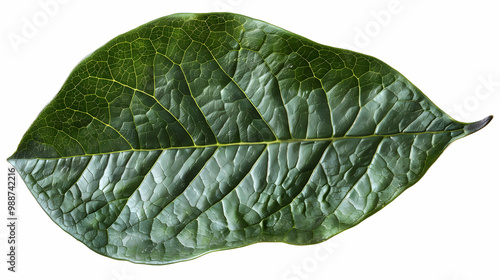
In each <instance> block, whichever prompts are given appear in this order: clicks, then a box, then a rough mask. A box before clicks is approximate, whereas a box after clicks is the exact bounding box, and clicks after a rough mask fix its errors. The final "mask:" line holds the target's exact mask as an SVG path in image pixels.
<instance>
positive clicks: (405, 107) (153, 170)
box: [9, 13, 491, 264]
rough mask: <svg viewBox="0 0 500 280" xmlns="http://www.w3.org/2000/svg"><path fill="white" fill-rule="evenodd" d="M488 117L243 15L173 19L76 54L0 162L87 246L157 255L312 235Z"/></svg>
mask: <svg viewBox="0 0 500 280" xmlns="http://www.w3.org/2000/svg"><path fill="white" fill-rule="evenodd" d="M490 119H491V117H489V118H486V119H484V120H482V121H479V122H477V123H472V124H466V123H461V122H457V121H455V120H453V119H451V118H450V117H449V116H448V115H446V114H445V113H444V112H442V111H441V110H440V109H439V108H437V107H436V106H435V105H434V104H433V103H431V102H430V101H429V99H427V97H426V96H425V95H423V94H422V93H421V91H420V90H418V89H417V88H416V87H415V86H414V85H413V84H411V83H410V82H409V81H408V80H406V79H405V78H404V77H403V76H402V75H401V74H399V73H398V72H397V71H396V70H394V69H392V68H391V67H389V66H388V65H386V64H385V63H383V62H381V61H380V60H378V59H376V58H373V57H370V56H367V55H363V54H359V53H355V52H352V51H348V50H343V49H337V48H332V47H328V46H324V45H320V44H317V43H314V42H312V41H310V40H308V39H305V38H303V37H300V36H298V35H295V34H293V33H290V32H288V31H285V30H283V29H280V28H278V27H275V26H273V25H270V24H267V23H264V22H261V21H259V20H255V19H251V18H248V17H245V16H241V15H235V14H227V13H223V14H176V15H171V16H167V17H164V18H161V19H158V20H155V21H152V22H150V23H148V24H146V25H143V26H141V27H139V28H137V29H134V30H132V31H130V32H128V33H125V34H123V35H120V36H118V37H116V38H115V39H113V40H111V41H110V42H109V43H107V44H106V45H104V46H103V47H101V48H99V49H98V50H96V51H95V52H94V53H93V54H92V55H90V56H89V57H87V58H85V59H84V60H83V61H82V62H81V63H80V64H79V65H78V66H77V67H76V68H75V69H74V71H73V72H72V73H71V75H70V76H69V78H68V79H67V81H66V83H65V84H64V86H63V87H62V89H61V91H60V92H59V93H58V95H57V96H56V97H55V99H53V100H52V101H51V102H50V104H49V105H48V106H47V107H46V108H45V109H44V110H43V111H42V112H41V113H40V115H39V117H38V118H37V119H36V120H35V122H34V123H33V124H32V126H31V127H30V128H29V130H28V131H27V132H26V134H25V136H24V137H23V139H22V141H21V143H20V145H19V147H18V150H17V151H16V153H15V154H14V155H13V156H12V157H11V158H10V159H9V161H10V162H11V163H12V164H13V165H14V166H15V167H16V168H17V170H18V171H19V173H20V174H21V176H22V178H23V179H24V181H25V182H26V185H27V186H28V187H29V188H30V190H31V192H32V193H33V195H34V197H35V198H36V199H37V201H38V202H39V203H40V205H41V206H42V208H43V209H44V210H45V211H46V212H47V214H48V215H49V216H50V217H51V218H52V219H53V220H54V221H55V222H56V223H57V224H58V225H59V226H60V227H61V228H63V229H64V230H65V231H67V232H68V233H70V234H71V235H73V236H74V237H75V238H76V239H78V240H80V241H82V242H83V243H84V244H85V245H87V246H88V247H89V248H91V249H92V250H94V251H96V252H98V253H100V254H103V255H106V256H109V257H113V258H117V259H126V260H130V261H132V262H138V263H149V264H166V263H172V262H177V261H182V260H187V259H191V258H194V257H197V256H199V255H202V254H204V253H207V252H210V251H214V250H221V249H229V248H235V247H241V246H245V245H248V244H252V243H255V242H263V241H279V242H287V243H291V244H312V243H317V242H321V241H323V240H326V239H328V238H330V237H332V236H333V235H335V234H337V233H339V232H341V231H343V230H345V229H347V228H350V227H352V226H354V225H356V224H357V223H359V222H361V221H362V220H363V219H365V218H367V217H368V216H370V215H372V214H373V213H375V212H376V211H378V210H380V209H381V208H382V207H383V206H385V205H386V204H388V203H389V202H390V201H392V200H393V199H394V198H396V197H397V196H398V195H399V194H400V193H402V192H403V191H404V190H405V189H407V188H408V187H410V186H411V185H413V184H414V183H415V182H417V181H418V180H419V179H420V178H421V177H422V176H423V174H424V173H425V171H426V170H427V169H428V168H429V166H430V165H431V164H432V163H433V162H434V161H435V160H436V159H437V157H438V156H439V155H440V154H441V153H442V151H443V150H444V149H445V148H446V147H447V146H448V145H449V144H450V143H451V142H452V141H454V140H456V139H458V138H461V137H463V136H466V135H468V134H471V133H473V132H475V131H477V130H479V129H480V128H482V127H483V126H485V125H486V124H487V123H488V122H489V120H490Z"/></svg>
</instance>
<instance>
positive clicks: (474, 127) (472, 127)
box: [464, 115, 493, 134]
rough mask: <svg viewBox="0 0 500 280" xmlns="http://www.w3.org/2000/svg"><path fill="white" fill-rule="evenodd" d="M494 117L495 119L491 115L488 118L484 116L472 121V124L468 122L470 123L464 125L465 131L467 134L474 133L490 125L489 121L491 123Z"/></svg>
mask: <svg viewBox="0 0 500 280" xmlns="http://www.w3.org/2000/svg"><path fill="white" fill-rule="evenodd" d="M492 119H493V116H491V115H490V116H487V117H486V118H484V119H482V120H480V121H477V122H473V123H470V124H468V125H466V126H465V127H464V131H465V133H467V134H472V133H474V132H476V131H479V130H481V129H482V128H483V127H485V126H486V125H488V123H490V121H491V120H492Z"/></svg>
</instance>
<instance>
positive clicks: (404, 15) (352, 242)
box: [0, 0, 500, 280]
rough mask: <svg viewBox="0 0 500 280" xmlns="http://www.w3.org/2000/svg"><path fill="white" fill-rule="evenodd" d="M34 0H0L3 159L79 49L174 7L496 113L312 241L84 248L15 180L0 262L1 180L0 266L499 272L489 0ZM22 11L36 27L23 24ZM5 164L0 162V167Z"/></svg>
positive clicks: (391, 274) (124, 274) (275, 274)
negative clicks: (196, 252)
mask: <svg viewBox="0 0 500 280" xmlns="http://www.w3.org/2000/svg"><path fill="white" fill-rule="evenodd" d="M53 1H55V0H53ZM46 2H50V1H49V0H40V1H34V0H23V1H2V4H0V29H1V31H0V34H1V35H0V47H1V53H0V56H1V57H0V72H1V73H0V77H1V96H2V102H1V104H0V106H1V110H0V114H2V117H1V120H2V130H3V131H4V132H3V134H2V137H1V139H2V141H3V142H2V145H1V147H2V150H1V155H0V159H2V160H3V159H5V158H7V157H8V156H10V155H11V154H12V153H13V152H14V151H15V149H16V147H17V144H18V143H19V141H20V140H21V137H22V135H23V133H24V132H25V131H26V130H27V128H28V127H29V125H30V124H31V122H32V121H33V120H34V119H35V118H36V116H37V114H38V113H39V112H40V111H41V109H42V108H43V107H44V106H45V105H46V104H47V103H48V102H49V101H50V100H51V99H52V98H53V97H54V96H55V94H56V93H57V92H58V90H59V88H60V87H61V85H62V84H63V82H64V81H65V79H66V77H67V75H68V74H69V73H70V71H71V70H72V69H73V67H74V66H76V64H77V63H78V62H79V61H80V60H81V59H82V58H83V57H85V56H86V55H87V54H89V53H91V52H92V51H94V50H95V49H97V48H98V47H100V46H101V45H103V44H104V43H105V42H107V41H108V40H110V39H111V38H113V37H115V36H117V35H119V34H121V33H124V32H126V31H128V30H130V29H132V28H135V27H137V26H139V25H141V24H143V23H146V22H148V21H150V20H153V19H156V18H158V17H162V16H165V15H169V14H173V13H178V12H211V11H231V12H236V13H240V14H245V15H248V16H251V17H254V18H258V19H262V20H264V21H267V22H270V23H273V24H275V25H277V26H280V27H282V28H285V29H288V30H290V31H292V32H295V33H298V34H300V35H303V36H305V37H307V38H310V39H312V40H314V41H317V42H320V43H323V44H327V45H331V46H340V47H346V48H350V49H353V50H357V51H360V52H363V53H366V54H370V55H373V56H375V57H377V58H379V59H382V60H383V61H385V62H387V63H388V64H389V65H391V66H392V67H394V68H395V69H397V70H398V71H400V72H401V73H403V74H404V75H405V76H406V77H407V78H408V79H409V80H410V81H412V82H413V83H415V84H416V85H417V86H418V87H419V88H420V89H422V91H423V92H425V93H426V94H427V96H429V98H430V99H431V100H433V101H434V102H435V103H436V104H437V105H438V106H440V107H441V108H443V109H444V110H445V111H447V112H448V113H450V114H451V115H452V116H453V117H456V118H457V119H458V120H460V121H477V120H479V119H482V118H484V117H486V116H487V115H490V114H493V115H496V116H497V118H496V119H493V121H492V122H491V123H490V125H489V126H488V127H486V128H485V129H483V130H482V131H480V132H478V133H476V134H474V135H472V136H469V137H467V138H464V139H461V140H458V141H457V142H455V143H454V144H452V145H451V146H450V147H449V148H448V149H447V150H446V151H445V152H444V154H443V155H442V156H441V157H440V158H439V160H438V161H437V162H436V163H435V164H434V165H433V166H432V167H431V169H430V170H429V171H428V172H427V174H426V176H424V178H423V179H422V180H420V182H418V183H417V184H416V185H415V186H413V187H412V188H411V189H409V190H408V191H406V192H405V193H403V194H402V195H401V196H400V197H399V198H397V199H396V200H395V201H394V202H393V203H391V205H389V206H387V207H386V208H385V209H383V210H382V211H380V212H379V213H377V214H375V215H374V216H372V217H371V218H369V219H367V220H366V221H364V222H362V223H361V224H360V225H358V226H356V227H355V228H352V229H350V230H348V231H346V232H343V233H341V234H340V235H338V236H335V237H333V238H332V239H330V240H329V241H327V242H325V243H323V244H322V245H315V246H291V245H285V244H279V243H275V244H256V245H252V246H248V247H245V248H241V249H235V250H229V251H223V252H216V253H211V254H208V255H205V256H203V257H201V258H198V259H196V260H192V261H188V262H184V263H178V264H173V265H167V266H148V265H137V264H132V263H129V262H126V261H117V260H113V259H110V258H106V257H103V256H100V255H98V254H96V253H94V252H92V251H91V250H89V249H88V248H87V247H86V246H84V245H83V244H81V243H80V242H78V241H77V240H75V239H74V238H73V237H71V236H70V235H68V234H66V233H65V232H63V231H62V230H61V229H60V228H59V227H58V226H57V225H56V224H54V223H53V222H52V221H51V220H50V219H49V217H48V216H47V215H46V214H45V213H44V211H43V210H42V209H41V208H40V207H39V206H38V204H37V202H36V201H35V199H34V198H33V197H32V196H31V194H30V193H29V191H28V189H27V188H26V187H25V186H24V184H23V183H19V186H18V194H17V195H18V206H19V209H18V216H19V221H18V223H19V230H18V243H19V244H18V248H19V249H18V252H17V253H18V267H17V269H18V271H19V272H18V273H16V274H14V273H9V272H7V264H6V262H4V259H5V260H6V256H5V255H6V253H7V252H6V251H7V246H6V245H7V242H6V237H7V228H6V226H5V225H3V224H4V223H6V216H7V211H6V184H3V183H2V186H3V187H2V190H1V191H0V201H1V203H0V207H1V209H0V220H1V221H2V222H1V223H0V225H3V226H0V252H1V255H2V256H3V257H0V260H2V262H1V264H0V271H1V272H0V278H1V279H40V278H43V279H67V278H70V279H86V280H88V279H92V280H98V279H104V280H133V279H218V280H223V279H353V280H354V279H385V280H389V279H427V280H430V279H441V280H466V279H483V280H486V279H500V271H499V269H498V265H499V263H500V253H499V252H500V206H499V205H500V203H499V199H500V184H499V180H498V174H499V172H500V170H499V162H500V148H499V146H500V145H499V139H500V106H499V103H500V102H499V95H500V39H499V38H500V33H499V27H500V17H499V16H498V13H499V10H500V5H498V4H495V3H497V2H498V1H439V3H436V2H438V1H405V0H400V1H394V0H392V1H391V0H379V1H373V0H365V1H312V0H308V1H271V0H265V1H249V0H208V1H186V0H183V1H180V0H179V1H166V0H161V1H96V0H92V1H88V0H87V1H76V0H66V1H65V2H64V3H63V1H62V0H61V1H60V3H58V2H55V3H58V4H57V6H52V7H51V9H50V10H47V9H44V8H43V5H42V4H41V3H46ZM44 15H45V16H44ZM29 24H34V25H35V28H36V30H30V31H31V32H28V33H26V28H27V27H26V26H27V25H29ZM23 29H25V30H24V31H25V33H26V34H23ZM28 29H29V28H28ZM16 36H18V37H16ZM14 37H15V38H17V41H16V42H17V43H16V42H14V43H13V42H12V38H14ZM19 37H21V38H23V39H22V40H21V42H19ZM7 166H8V164H7V163H6V162H4V163H3V164H0V167H1V169H0V170H3V171H1V172H0V177H3V178H5V177H6V173H7V171H6V169H7ZM5 180H6V179H4V181H5ZM5 276H7V278H5Z"/></svg>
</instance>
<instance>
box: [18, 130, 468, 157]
mask: <svg viewBox="0 0 500 280" xmlns="http://www.w3.org/2000/svg"><path fill="white" fill-rule="evenodd" d="M463 130H464V129H463V128H459V129H453V130H443V131H423V132H399V133H394V134H380V135H377V134H372V135H359V136H354V135H353V136H338V137H335V136H333V137H327V138H309V139H295V138H291V139H276V140H272V141H261V142H234V143H213V144H205V145H189V146H172V147H168V148H153V149H128V150H120V151H112V152H103V153H95V154H81V155H72V156H61V157H56V158H24V159H37V160H58V159H65V158H76V157H86V156H99V155H108V154H117V153H124V152H154V151H165V150H180V149H203V148H211V147H230V146H252V145H266V146H268V145H273V144H287V143H307V142H323V141H330V142H335V141H340V140H346V139H367V138H378V137H382V138H390V137H397V136H403V135H423V134H439V133H452V132H457V131H463ZM18 159H20V158H18Z"/></svg>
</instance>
